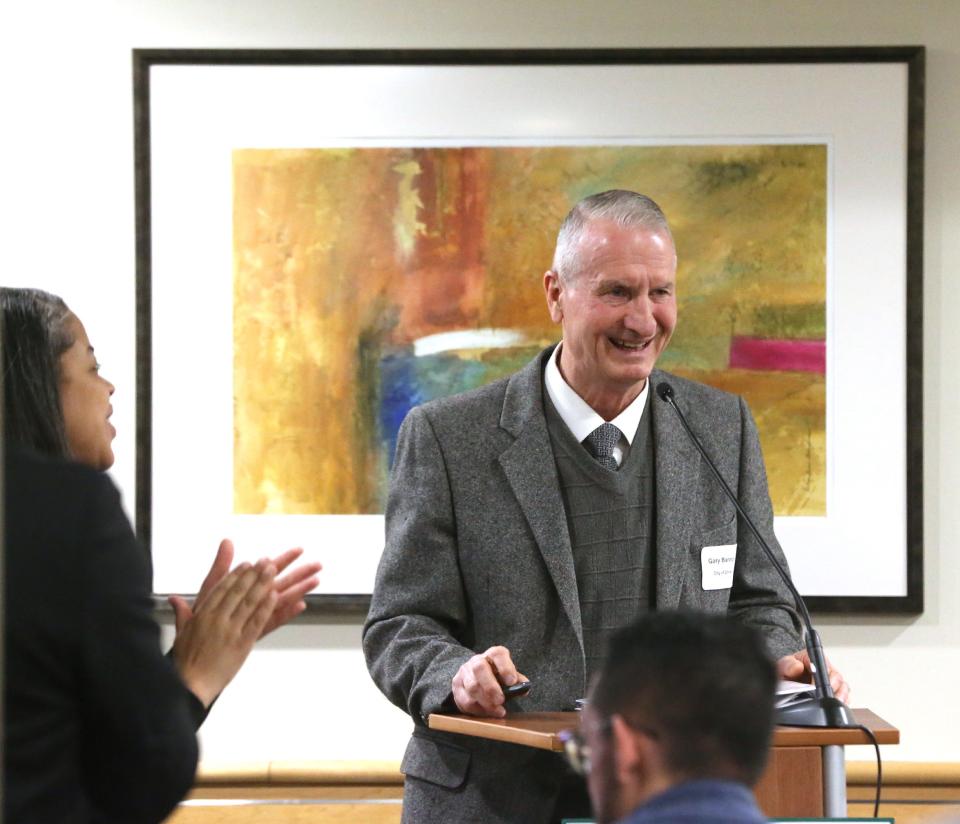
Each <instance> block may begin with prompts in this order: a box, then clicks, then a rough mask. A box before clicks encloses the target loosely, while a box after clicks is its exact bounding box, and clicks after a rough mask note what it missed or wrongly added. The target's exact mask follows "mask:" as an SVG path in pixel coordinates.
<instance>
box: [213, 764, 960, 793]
mask: <svg viewBox="0 0 960 824" xmlns="http://www.w3.org/2000/svg"><path fill="white" fill-rule="evenodd" d="M876 774H877V765H876V763H875V762H873V761H848V762H847V783H848V784H849V785H851V786H857V785H872V784H873V782H874V781H875V779H876ZM883 783H884V786H887V787H892V786H908V785H909V786H957V787H960V762H940V761H884V763H883ZM196 784H197V786H198V787H202V786H216V785H220V784H232V785H243V784H255V785H264V784H267V785H270V784H287V785H291V784H292V785H298V784H315V785H318V786H327V785H340V786H343V785H351V784H365V785H386V786H395V785H396V786H399V785H401V784H403V775H402V774H401V773H400V762H399V761H266V762H256V763H224V764H211V763H207V762H204V763H202V764H201V765H200V769H199V770H198V771H197V780H196Z"/></svg>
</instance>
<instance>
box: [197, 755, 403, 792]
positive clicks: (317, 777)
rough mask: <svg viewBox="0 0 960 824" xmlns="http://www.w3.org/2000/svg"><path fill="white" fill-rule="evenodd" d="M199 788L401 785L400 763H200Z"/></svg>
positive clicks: (198, 771) (198, 773)
mask: <svg viewBox="0 0 960 824" xmlns="http://www.w3.org/2000/svg"><path fill="white" fill-rule="evenodd" d="M195 783H196V786H198V787H203V786H216V785H221V784H233V785H237V784H241V785H242V784H252V785H263V784H285V785H291V784H294V785H296V784H312V785H317V786H327V785H338V786H343V785H345V784H346V785H350V784H364V785H401V784H403V775H402V773H401V772H400V762H399V761H267V762H260V763H243V764H230V763H227V764H208V763H201V764H200V768H199V769H198V770H197V778H196V782H195Z"/></svg>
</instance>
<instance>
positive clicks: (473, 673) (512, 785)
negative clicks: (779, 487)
mask: <svg viewBox="0 0 960 824" xmlns="http://www.w3.org/2000/svg"><path fill="white" fill-rule="evenodd" d="M676 271H677V258H676V251H675V248H674V241H673V236H672V234H671V232H670V228H669V226H668V225H667V221H666V218H665V217H664V215H663V213H662V212H661V210H660V208H659V207H658V206H657V204H656V203H654V202H653V201H652V200H650V199H649V198H647V197H645V196H643V195H640V194H637V193H635V192H627V191H621V190H614V191H610V192H604V193H601V194H598V195H592V196H590V197H588V198H585V199H584V200H583V201H581V202H580V203H578V204H577V205H576V206H575V207H574V208H573V209H572V210H571V211H570V213H569V214H568V215H567V217H566V218H565V220H564V221H563V224H562V225H561V227H560V231H559V233H558V237H557V244H556V251H555V253H554V259H553V265H552V267H551V268H550V269H549V270H548V271H547V272H546V274H545V275H544V277H543V288H544V292H545V296H546V302H547V309H548V311H549V313H550V316H551V318H552V319H553V321H554V322H555V323H557V324H559V325H560V327H561V329H562V340H561V342H560V343H559V344H558V345H557V346H553V347H550V348H548V349H546V350H544V351H543V352H541V353H540V354H539V355H538V356H537V357H536V358H534V360H533V361H532V362H531V363H530V364H528V365H527V366H526V367H525V368H523V369H521V370H520V371H519V372H517V373H516V374H514V375H513V376H511V377H509V378H507V379H504V380H501V381H497V382H495V383H492V384H490V385H488V386H486V387H483V388H481V389H478V390H475V391H472V392H467V393H465V394H462V395H458V396H454V397H450V398H445V399H442V400H437V401H434V402H431V403H428V404H424V405H423V406H420V407H417V408H414V409H413V410H411V412H410V413H409V414H408V415H407V417H406V419H405V421H404V423H403V425H402V426H401V429H400V433H399V437H398V443H397V452H396V457H395V460H394V464H393V470H392V475H391V483H390V493H389V497H388V502H387V511H386V545H385V548H384V552H383V555H382V558H381V561H380V566H379V568H378V571H377V578H376V582H375V585H374V591H373V597H372V602H371V606H370V611H369V613H368V616H367V621H366V624H365V625H364V635H363V648H364V653H365V656H366V660H367V666H368V669H369V670H370V673H371V676H372V677H373V680H374V681H375V682H376V683H377V685H378V686H379V688H380V689H381V690H382V691H383V693H384V694H385V695H386V696H387V697H388V698H389V699H390V700H391V701H392V702H393V703H394V704H396V705H397V706H399V707H401V708H403V709H404V710H406V711H407V712H408V713H409V714H410V715H411V716H412V717H413V720H414V731H413V736H412V738H411V740H410V743H409V745H408V748H407V751H406V754H405V757H404V760H403V764H402V770H403V772H404V774H405V776H406V780H405V785H404V811H403V816H404V821H408V822H430V821H436V822H443V821H466V820H485V821H499V822H526V823H527V824H533V823H534V822H550V821H558V820H560V819H562V818H564V817H574V816H576V815H581V814H583V813H584V812H585V811H586V810H585V808H587V807H588V805H589V802H588V799H587V797H586V790H585V788H584V787H583V784H582V782H578V781H577V780H576V779H575V777H573V776H570V775H569V774H568V773H565V771H564V768H563V762H562V759H560V758H558V757H555V756H553V755H552V754H551V753H546V752H542V751H535V750H529V749H524V748H521V747H517V746H513V745H510V744H501V743H498V742H491V741H484V740H480V739H472V738H468V737H466V736H457V735H452V734H447V733H443V732H440V731H436V730H431V729H429V728H428V727H427V718H428V716H429V715H430V714H431V713H439V712H461V713H468V714H472V715H481V716H494V717H502V716H503V715H504V714H505V713H506V707H505V699H504V694H503V689H502V687H503V686H504V685H512V684H514V683H516V682H517V681H518V680H520V679H524V678H528V679H529V680H530V681H532V683H533V688H532V690H531V692H530V694H529V696H528V697H526V698H519V699H515V700H514V702H513V703H512V705H511V707H512V709H515V710H517V711H553V710H568V709H572V708H573V707H574V704H575V701H576V699H578V698H581V697H583V695H584V694H585V690H586V684H587V682H588V679H589V677H590V675H591V674H592V673H593V672H595V671H596V670H597V668H598V667H599V664H600V662H601V660H602V655H603V651H604V649H605V647H606V643H607V640H608V638H609V636H610V634H611V633H612V632H613V631H615V630H616V629H617V628H618V627H621V626H624V625H626V624H628V623H630V622H631V621H633V620H634V619H635V618H636V617H638V616H639V615H642V614H644V613H646V612H649V611H652V610H659V609H676V608H688V609H699V610H705V611H708V612H716V613H727V614H729V615H732V616H734V617H736V618H737V619H738V620H739V621H741V622H743V623H744V624H747V625H750V626H753V627H755V628H757V629H758V630H759V631H760V632H761V634H762V635H763V637H764V640H765V642H766V644H767V647H768V650H769V652H770V653H771V655H773V656H775V657H777V658H779V659H780V663H779V668H780V673H781V675H782V676H783V677H785V678H800V679H802V678H804V677H805V674H806V672H805V670H806V660H805V659H806V653H805V652H796V650H799V649H801V648H802V646H803V645H802V643H801V630H800V624H799V621H798V619H797V616H796V614H795V611H794V605H793V602H792V599H791V596H790V594H789V592H788V591H787V589H786V587H785V586H784V585H783V583H782V581H781V580H780V579H779V577H778V576H777V574H776V573H775V572H774V570H773V569H772V568H771V565H770V563H769V561H768V560H767V558H766V557H765V556H764V555H763V553H762V550H761V548H760V546H759V544H758V542H757V541H756V539H755V538H754V536H753V535H752V533H750V531H749V530H748V529H747V528H746V526H745V525H743V524H742V523H741V522H740V520H739V519H738V517H737V513H736V510H735V508H734V507H733V505H732V504H731V503H730V502H729V501H728V500H726V498H725V497H724V495H723V493H722V491H721V489H720V488H719V486H718V484H717V483H716V482H715V480H714V478H713V477H711V475H710V473H709V471H708V470H707V468H706V466H705V465H704V464H703V463H702V460H701V458H700V455H699V453H698V452H697V451H696V449H695V448H694V446H693V445H692V444H691V443H690V441H689V439H688V437H687V434H686V432H685V431H684V430H683V429H682V427H681V424H680V423H679V421H678V419H677V417H676V415H675V414H674V412H673V410H671V409H669V408H667V406H666V404H665V403H664V402H663V401H661V400H660V399H659V398H656V395H655V392H651V391H650V388H651V384H652V385H653V386H654V387H655V386H656V385H657V384H658V383H660V382H661V381H668V382H669V383H670V384H671V385H672V387H673V389H674V392H675V396H676V400H677V403H678V404H679V405H680V406H681V407H682V408H683V409H684V410H685V414H686V416H687V418H688V420H689V421H690V422H691V426H692V427H693V428H694V429H695V430H696V431H697V432H699V433H700V434H701V436H702V437H703V438H704V439H705V440H706V442H707V449H708V450H710V451H711V453H712V455H713V456H714V458H715V460H716V461H717V462H718V463H719V466H720V471H721V472H722V473H723V475H724V476H725V478H726V480H727V482H728V483H729V484H730V485H731V486H732V487H733V488H734V489H735V490H737V494H738V496H739V498H740V503H741V505H742V506H743V507H744V509H745V510H746V511H747V512H748V513H750V515H751V517H752V518H753V520H754V521H755V522H756V523H757V524H758V525H759V529H760V530H761V531H762V532H763V534H764V536H765V538H766V540H767V541H768V543H769V544H770V545H771V546H772V547H773V550H774V552H775V553H776V555H777V557H778V559H779V561H780V563H781V564H782V565H783V566H784V567H786V560H785V559H784V557H783V553H782V551H781V550H780V548H779V544H778V543H777V541H776V537H775V536H774V534H773V510H772V506H771V503H770V497H769V493H768V491H767V481H766V473H765V470H764V465H763V458H762V455H761V450H760V442H759V438H758V436H757V430H756V427H755V425H754V422H753V419H752V417H751V415H750V412H749V410H748V408H747V405H746V403H745V402H744V401H743V400H742V399H741V398H739V397H737V396H735V395H731V394H728V393H725V392H721V391H719V390H716V389H713V388H711V387H708V386H705V385H703V384H699V383H695V382H693V381H688V380H683V379H681V378H678V377H675V376H672V375H669V374H667V373H665V372H661V371H659V370H657V369H656V368H655V364H656V362H657V359H658V358H659V356H660V354H661V353H662V352H663V351H664V349H665V348H666V346H667V344H668V342H669V341H670V337H671V335H672V334H673V330H674V327H675V326H676V323H677V291H678V284H677V278H676ZM717 565H719V566H717ZM713 569H718V570H719V574H717V575H714V574H713V572H712V570H713ZM831 680H832V681H833V685H834V690H835V691H836V693H837V696H838V697H839V698H841V700H845V698H846V694H847V687H846V685H845V684H844V682H843V679H842V677H841V676H840V674H839V673H838V672H835V671H834V672H832V674H831Z"/></svg>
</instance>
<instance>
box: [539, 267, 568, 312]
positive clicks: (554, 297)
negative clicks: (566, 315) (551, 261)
mask: <svg viewBox="0 0 960 824" xmlns="http://www.w3.org/2000/svg"><path fill="white" fill-rule="evenodd" d="M543 291H544V293H545V294H546V297H547V309H548V310H549V311H550V319H551V320H552V321H553V322H554V323H562V322H563V284H562V283H561V282H560V275H559V274H558V273H557V272H555V271H554V270H553V269H547V271H546V272H545V273H544V275H543Z"/></svg>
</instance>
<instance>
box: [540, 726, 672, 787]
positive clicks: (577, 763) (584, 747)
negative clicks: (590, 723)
mask: <svg viewBox="0 0 960 824" xmlns="http://www.w3.org/2000/svg"><path fill="white" fill-rule="evenodd" d="M620 717H621V718H623V716H620ZM623 721H624V722H625V723H626V725H627V726H628V727H630V728H631V729H633V730H636V731H637V732H641V733H643V734H644V735H647V736H649V737H650V738H654V739H656V738H659V737H660V736H659V734H658V733H657V731H656V730H651V729H650V728H649V727H643V726H640V725H639V724H635V723H633V722H632V721H630V720H629V719H627V718H623ZM612 729H613V718H612V717H610V716H608V717H607V718H604V719H603V720H602V721H599V722H598V723H597V725H596V730H597V734H598V735H607V734H609V732H610V730H612ZM557 737H558V738H559V739H560V741H561V743H562V744H563V754H564V755H565V756H566V758H567V763H568V764H569V765H570V767H571V769H572V770H573V771H574V772H575V773H576V774H577V775H581V776H583V777H584V778H586V776H588V775H589V774H590V766H591V765H590V745H589V744H588V743H587V739H586V737H585V736H584V734H583V733H582V732H581V730H580V729H579V728H578V729H575V730H561V731H560V733H559V734H558V736H557Z"/></svg>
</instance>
